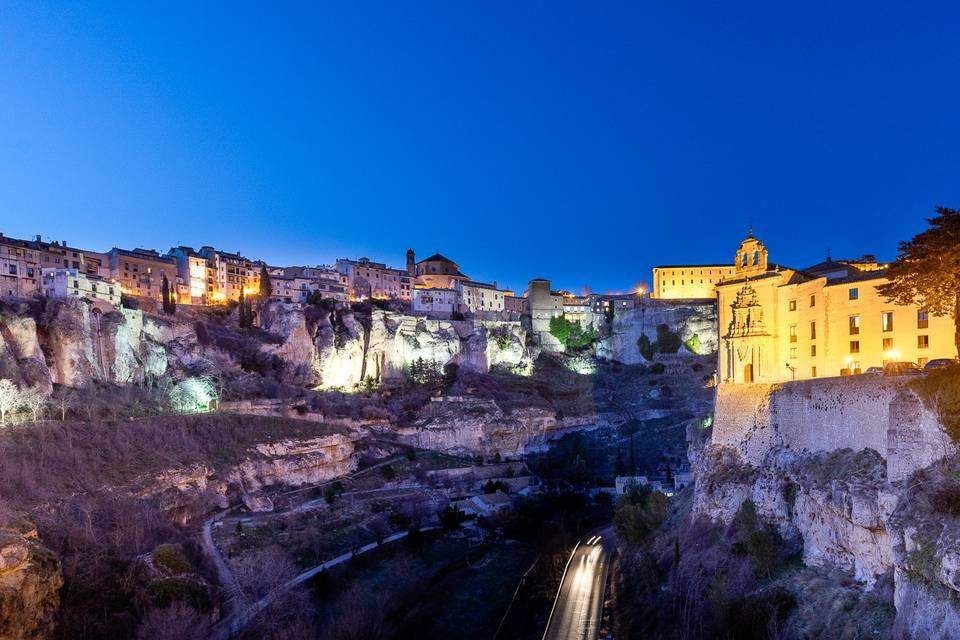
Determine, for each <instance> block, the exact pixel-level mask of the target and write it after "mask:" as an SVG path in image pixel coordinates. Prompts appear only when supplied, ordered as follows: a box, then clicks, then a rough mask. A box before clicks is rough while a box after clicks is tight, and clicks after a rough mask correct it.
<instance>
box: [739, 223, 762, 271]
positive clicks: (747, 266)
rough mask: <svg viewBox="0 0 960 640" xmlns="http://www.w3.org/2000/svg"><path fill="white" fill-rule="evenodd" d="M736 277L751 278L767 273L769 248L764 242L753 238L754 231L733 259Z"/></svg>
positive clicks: (748, 235)
mask: <svg viewBox="0 0 960 640" xmlns="http://www.w3.org/2000/svg"><path fill="white" fill-rule="evenodd" d="M733 266H734V268H735V269H736V277H738V278H749V277H751V276H756V275H760V274H762V273H766V271H767V248H766V247H765V246H764V245H763V243H762V242H760V241H759V240H757V239H756V238H754V237H753V229H750V231H749V232H748V233H747V237H746V238H745V239H744V241H743V242H741V243H740V247H739V248H738V249H737V254H736V255H735V256H734V258H733Z"/></svg>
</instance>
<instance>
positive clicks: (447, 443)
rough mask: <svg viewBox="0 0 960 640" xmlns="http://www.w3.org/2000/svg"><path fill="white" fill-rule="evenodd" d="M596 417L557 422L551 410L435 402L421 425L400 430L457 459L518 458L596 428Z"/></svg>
mask: <svg viewBox="0 0 960 640" xmlns="http://www.w3.org/2000/svg"><path fill="white" fill-rule="evenodd" d="M596 422H597V416H595V415H593V416H577V417H569V418H562V419H557V417H556V414H555V412H554V411H552V410H548V409H543V408H539V407H525V408H522V409H514V410H513V411H510V412H509V413H507V412H504V411H503V410H502V409H500V407H499V406H497V404H496V403H495V402H493V401H492V400H479V399H453V400H445V401H442V402H433V403H431V405H430V406H429V407H427V408H426V409H425V410H424V411H423V412H421V418H420V420H418V421H417V423H416V424H415V425H414V426H412V427H409V428H404V429H401V430H400V431H399V435H400V437H401V439H402V440H404V441H406V442H408V443H409V444H411V445H414V446H416V447H421V448H424V449H432V450H435V451H443V452H446V453H451V454H457V455H483V456H494V455H496V454H498V453H499V454H500V455H501V456H504V457H517V456H520V455H523V454H524V453H530V452H533V451H538V450H542V449H543V448H544V447H546V446H547V445H548V444H549V443H550V442H551V441H553V440H557V439H559V438H561V437H562V436H563V435H564V434H565V433H569V432H570V431H571V430H573V429H582V428H584V427H589V426H590V425H593V424H596Z"/></svg>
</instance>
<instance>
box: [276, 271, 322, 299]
mask: <svg viewBox="0 0 960 640" xmlns="http://www.w3.org/2000/svg"><path fill="white" fill-rule="evenodd" d="M270 286H271V293H270V299H271V300H278V301H280V302H299V303H301V304H303V303H305V302H306V301H307V300H308V299H309V298H310V294H311V293H313V292H314V291H315V290H316V286H315V285H314V282H313V280H311V279H310V278H302V277H298V276H271V278H270Z"/></svg>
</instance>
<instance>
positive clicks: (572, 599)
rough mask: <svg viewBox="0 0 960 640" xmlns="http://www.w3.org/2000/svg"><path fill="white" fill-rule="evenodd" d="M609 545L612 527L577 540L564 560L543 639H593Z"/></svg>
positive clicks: (604, 581) (595, 636) (607, 563)
mask: <svg viewBox="0 0 960 640" xmlns="http://www.w3.org/2000/svg"><path fill="white" fill-rule="evenodd" d="M613 548H614V544H613V530H612V528H608V529H604V530H603V531H600V532H599V534H594V535H591V536H588V537H586V538H584V539H583V540H581V541H580V542H578V543H577V546H576V547H575V548H574V550H573V553H571V554H570V559H569V560H568V561H567V568H566V570H565V571H564V573H563V581H562V582H561V583H560V590H559V592H558V593H557V599H556V601H555V602H554V604H553V610H552V611H551V612H550V619H549V620H548V621H547V629H546V631H545V632H544V634H543V638H544V640H568V639H571V638H578V639H583V640H587V639H589V640H596V638H597V634H598V633H599V631H600V619H601V616H602V614H603V596H604V590H605V588H606V582H607V572H608V570H609V565H610V555H611V552H612V551H613Z"/></svg>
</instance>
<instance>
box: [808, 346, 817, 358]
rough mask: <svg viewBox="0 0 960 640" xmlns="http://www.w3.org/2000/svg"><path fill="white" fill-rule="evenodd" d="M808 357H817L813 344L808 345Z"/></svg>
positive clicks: (815, 347)
mask: <svg viewBox="0 0 960 640" xmlns="http://www.w3.org/2000/svg"><path fill="white" fill-rule="evenodd" d="M810 355H811V356H813V357H816V356H817V345H815V344H812V345H810Z"/></svg>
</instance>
